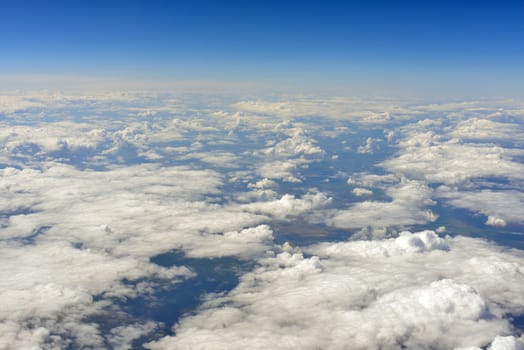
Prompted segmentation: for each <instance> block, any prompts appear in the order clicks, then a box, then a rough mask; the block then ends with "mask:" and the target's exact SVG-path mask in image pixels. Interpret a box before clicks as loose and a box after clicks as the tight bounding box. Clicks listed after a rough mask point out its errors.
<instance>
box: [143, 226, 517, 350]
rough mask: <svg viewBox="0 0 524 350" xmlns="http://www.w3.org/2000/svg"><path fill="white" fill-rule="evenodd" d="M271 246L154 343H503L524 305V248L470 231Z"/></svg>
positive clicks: (182, 345)
mask: <svg viewBox="0 0 524 350" xmlns="http://www.w3.org/2000/svg"><path fill="white" fill-rule="evenodd" d="M285 250H286V251H283V252H281V253H278V254H275V255H273V256H272V255H268V256H267V257H266V258H262V259H260V260H259V261H258V263H259V265H260V266H259V267H258V268H256V269H255V270H254V271H253V272H251V273H248V274H246V275H244V276H242V278H241V282H240V284H239V285H238V286H237V287H236V288H235V289H234V290H232V291H231V292H229V293H228V294H226V295H225V296H222V297H221V296H214V297H213V298H210V299H209V300H208V301H206V303H204V305H203V306H202V307H201V308H200V310H199V312H198V313H196V314H195V315H192V316H187V317H185V318H183V319H182V320H181V321H180V322H179V323H178V324H177V325H176V326H175V327H174V330H175V332H176V336H174V337H165V338H163V339H161V340H159V341H157V342H153V343H150V344H149V348H151V349H171V348H176V349H192V348H201V349H241V348H242V349H245V348H250V349H267V348H273V349H287V348H301V349H318V348H323V349H327V348H329V349H345V348H347V347H348V344H350V345H351V348H353V349H379V348H391V349H396V348H398V349H400V348H403V347H404V348H417V349H450V348H454V347H466V346H470V347H481V346H482V347H484V346H487V345H488V344H490V343H491V342H492V341H493V339H495V341H493V344H492V346H498V345H497V344H498V342H499V340H497V339H500V338H496V337H497V335H508V334H511V331H512V328H511V326H510V324H509V323H508V321H507V320H506V319H505V317H504V315H505V314H506V313H515V312H517V313H522V312H524V298H523V295H524V293H523V292H524V283H523V282H522V281H523V279H522V277H523V276H522V274H523V272H524V270H523V269H524V255H522V252H519V251H507V250H505V249H501V248H498V247H496V246H493V245H491V244H490V243H489V242H486V241H483V240H479V239H472V238H466V237H460V236H459V237H455V238H450V237H446V238H440V237H438V236H437V235H436V234H435V233H434V232H431V231H424V232H420V233H414V234H411V233H408V232H406V233H403V234H402V235H401V236H400V237H399V238H396V239H387V240H381V241H368V242H358V241H357V242H342V243H322V244H318V245H314V246H310V247H306V248H304V250H305V252H307V253H308V254H310V257H304V256H303V255H302V253H301V252H300V251H299V250H297V249H295V250H292V251H290V249H289V247H288V248H285Z"/></svg>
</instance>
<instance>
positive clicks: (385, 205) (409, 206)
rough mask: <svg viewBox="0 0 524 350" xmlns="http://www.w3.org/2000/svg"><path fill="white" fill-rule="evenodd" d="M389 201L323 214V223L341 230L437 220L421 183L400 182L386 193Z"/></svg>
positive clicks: (427, 192) (426, 187) (427, 190)
mask: <svg viewBox="0 0 524 350" xmlns="http://www.w3.org/2000/svg"><path fill="white" fill-rule="evenodd" d="M387 194H388V195H389V196H390V197H391V198H392V201H391V202H379V201H364V202H358V203H356V204H353V205H352V206H350V207H349V208H347V209H339V210H332V211H330V212H327V213H326V215H327V216H326V218H325V219H324V220H325V222H326V223H327V224H329V225H334V226H336V227H342V228H359V227H366V226H374V227H387V226H393V225H395V226H403V225H413V224H423V223H427V222H432V221H435V220H436V219H437V215H436V214H434V213H433V212H432V211H431V210H430V209H428V206H431V205H433V204H435V202H434V201H433V200H432V199H431V197H432V190H431V189H430V188H429V187H428V186H426V185H425V184H424V183H423V182H419V181H410V180H404V181H403V182H401V183H400V184H398V185H396V186H394V187H391V188H389V189H388V190H387Z"/></svg>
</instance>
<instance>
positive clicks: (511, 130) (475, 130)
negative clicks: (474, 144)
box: [450, 118, 524, 141]
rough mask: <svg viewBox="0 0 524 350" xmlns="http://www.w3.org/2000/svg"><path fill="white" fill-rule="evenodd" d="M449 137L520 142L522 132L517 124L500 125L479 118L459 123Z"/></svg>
mask: <svg viewBox="0 0 524 350" xmlns="http://www.w3.org/2000/svg"><path fill="white" fill-rule="evenodd" d="M450 135H451V136H452V137H458V138H464V139H476V140H484V139H486V140H492V139H500V140H510V141H521V140H523V139H524V132H523V131H522V127H521V126H520V125H519V124H514V123H500V122H495V121H493V120H489V119H479V118H471V119H467V120H464V121H461V122H459V123H458V124H457V126H456V127H455V128H454V129H453V131H452V132H451V133H450Z"/></svg>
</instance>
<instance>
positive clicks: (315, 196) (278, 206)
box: [241, 193, 331, 220]
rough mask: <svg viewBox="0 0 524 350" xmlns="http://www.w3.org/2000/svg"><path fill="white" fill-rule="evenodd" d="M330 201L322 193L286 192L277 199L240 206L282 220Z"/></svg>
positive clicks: (248, 210) (320, 206) (322, 205)
mask: <svg viewBox="0 0 524 350" xmlns="http://www.w3.org/2000/svg"><path fill="white" fill-rule="evenodd" d="M330 202H331V199H330V198H329V197H327V196H326V195H325V194H323V193H307V194H305V195H304V196H302V198H295V196H293V195H290V194H286V195H284V196H282V198H280V199H278V200H274V201H267V202H256V203H249V204H244V205H242V206H241V208H242V210H245V211H247V212H253V213H259V214H264V215H270V216H272V217H274V218H277V219H280V220H283V219H285V218H287V217H290V216H297V215H301V214H304V213H307V212H308V211H311V210H314V209H319V208H322V207H324V206H326V205H327V204H329V203H330Z"/></svg>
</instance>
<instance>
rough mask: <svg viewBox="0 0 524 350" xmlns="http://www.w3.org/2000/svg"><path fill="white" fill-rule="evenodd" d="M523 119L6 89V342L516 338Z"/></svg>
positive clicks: (386, 343)
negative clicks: (187, 291) (23, 92)
mask: <svg viewBox="0 0 524 350" xmlns="http://www.w3.org/2000/svg"><path fill="white" fill-rule="evenodd" d="M523 119H524V104H522V103H519V102H518V101H508V100H505V101H491V102H476V101H466V102H459V103H457V102H453V103H449V104H424V103H421V102H415V101H410V102H409V103H395V102H393V101H392V100H388V99H363V98H359V99H357V98H343V97H326V98H320V97H308V96H303V95H302V96H290V95H286V96H271V97H268V98H265V99H262V98H261V97H259V98H257V99H249V98H246V96H238V95H220V96H217V95H205V94H181V93H179V94H169V93H152V92H149V93H145V92H143V93H138V92H126V93H124V92H119V93H115V92H113V93H100V92H97V93H90V94H81V95H71V94H61V93H49V92H41V93H27V94H22V93H16V92H13V93H10V94H5V95H4V96H2V97H1V98H0V127H1V129H0V130H1V131H0V144H1V147H0V172H1V175H2V176H1V178H0V191H1V192H2V195H1V196H0V198H1V199H0V251H1V254H0V266H1V267H0V276H1V278H0V303H1V304H2V305H4V307H3V308H2V310H0V330H1V331H0V348H3V349H15V348H44V349H52V348H67V347H69V348H106V347H113V348H119V349H126V348H142V347H147V348H151V349H166V348H167V349H169V348H176V349H186V348H187V349H194V348H203V349H220V348H224V349H232V348H238V349H240V348H275V349H278V348H282V349H285V348H302V349H308V348H311V349H314V348H325V349H344V348H362V349H373V348H376V349H378V348H387V349H389V348H391V349H395V348H403V347H404V348H406V347H407V348H417V349H424V348H427V349H430V348H431V349H449V348H454V347H455V348H461V347H462V348H466V347H477V348H478V347H480V348H486V347H491V348H492V349H518V348H519V347H522V344H523V341H522V338H521V334H522V323H521V322H520V321H518V320H519V317H522V315H523V314H524V299H523V298H522V296H523V295H524V278H523V277H524V276H523V273H524V255H523V253H522V249H523V248H524V245H523V243H522V239H521V237H522V234H523V233H524V231H523V227H524V226H523V225H524V222H523V220H522V218H523V217H524V216H523V213H524V201H523V198H524V194H523V191H522V188H523V183H524V178H523V174H524V169H523V159H524V150H523V144H522V137H521V136H522V135H523V134H524V127H523V125H524V123H523ZM408 230H409V231H410V232H408ZM392 276H395V277H394V278H392ZM185 290H190V291H191V294H192V298H194V299H188V298H187V297H184V295H185V294H183V293H184V291H185ZM184 298H185V299H184ZM173 300H174V301H173ZM188 300H193V301H192V302H189V301H188ZM159 309H165V312H164V313H160V312H159V311H158V310H159ZM166 315H167V316H166ZM519 322H520V323H519Z"/></svg>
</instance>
